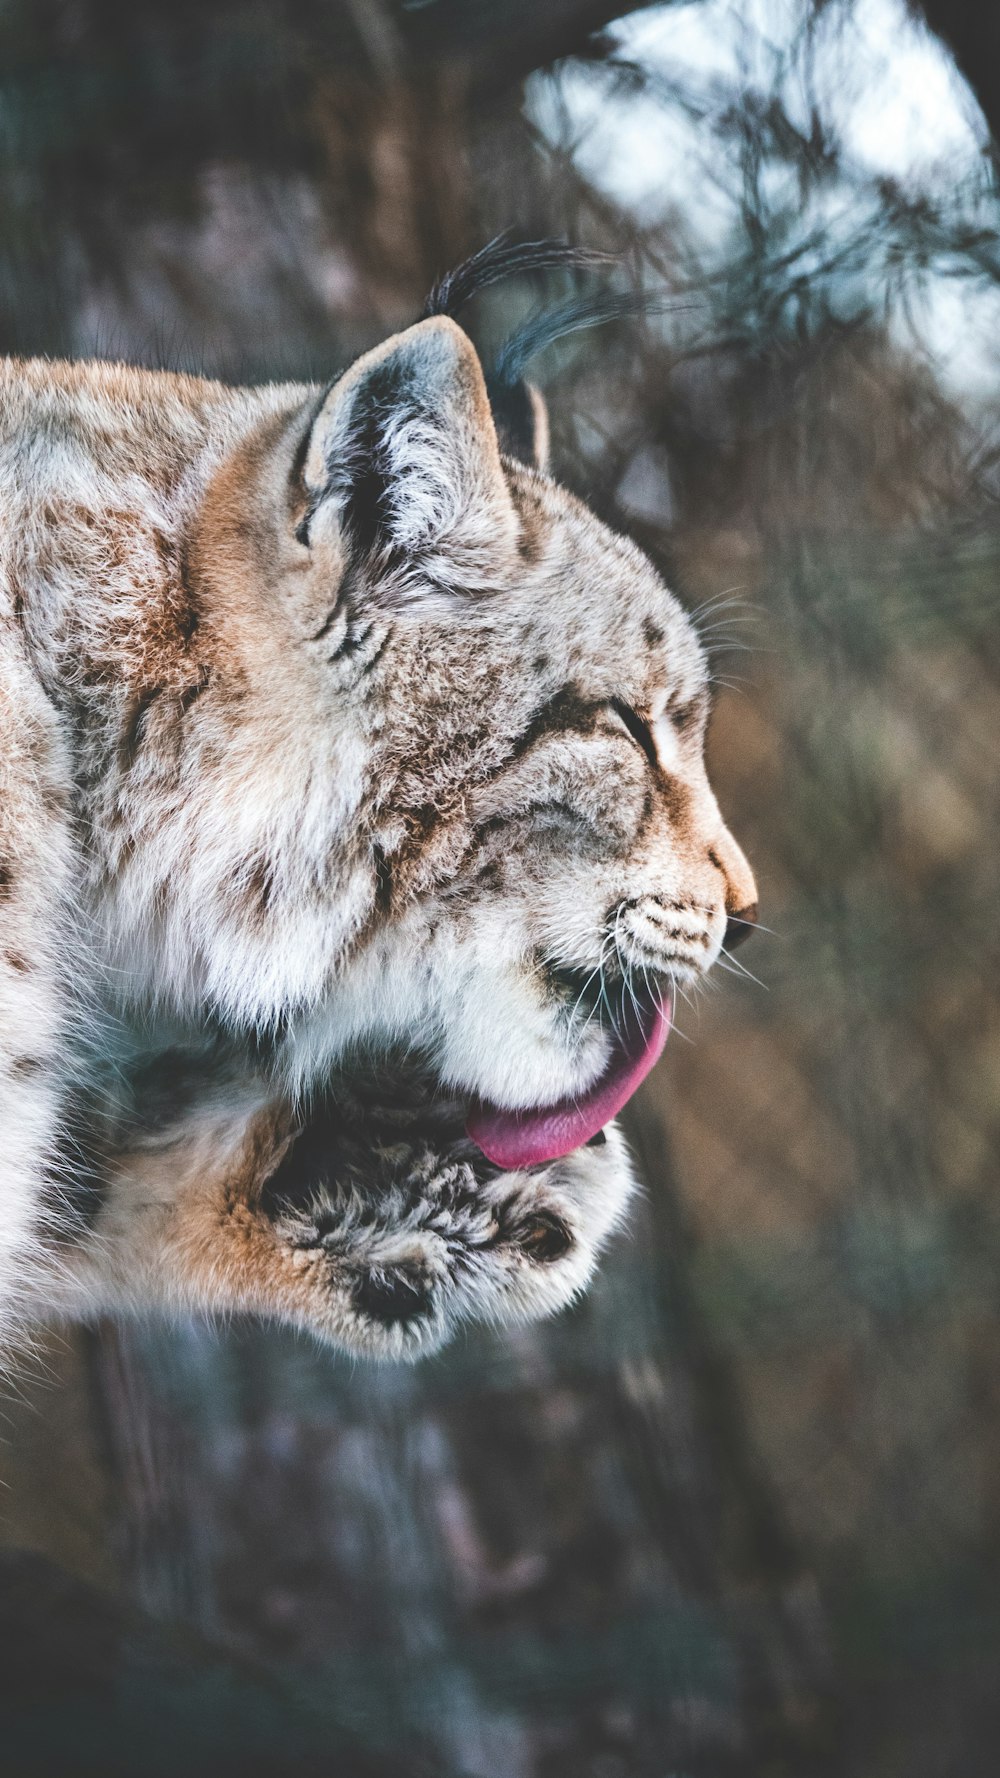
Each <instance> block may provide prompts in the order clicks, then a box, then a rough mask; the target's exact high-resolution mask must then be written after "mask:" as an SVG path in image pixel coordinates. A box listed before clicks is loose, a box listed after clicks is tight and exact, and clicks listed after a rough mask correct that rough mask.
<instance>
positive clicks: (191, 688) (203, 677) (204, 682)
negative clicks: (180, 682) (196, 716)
mask: <svg viewBox="0 0 1000 1778" xmlns="http://www.w3.org/2000/svg"><path fill="white" fill-rule="evenodd" d="M211 677H212V669H211V668H210V667H209V666H207V665H206V664H205V663H204V662H203V663H202V665H201V666H200V667H199V668H198V677H197V679H194V680H192V682H191V684H190V685H186V686H185V687H184V690H183V691H182V692H181V694H180V697H179V699H178V702H179V704H180V707H181V709H182V710H183V711H184V713H185V714H187V712H188V710H190V708H191V705H192V704H193V703H195V702H196V700H197V699H198V698H200V697H201V694H202V692H203V691H207V689H208V683H209V680H210V679H211Z"/></svg>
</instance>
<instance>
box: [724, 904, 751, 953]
mask: <svg viewBox="0 0 1000 1778" xmlns="http://www.w3.org/2000/svg"><path fill="white" fill-rule="evenodd" d="M756 924H757V903H756V902H755V901H752V902H751V903H750V905H749V907H745V908H740V911H739V913H738V914H730V916H729V919H728V920H727V921H726V935H725V937H724V939H723V941H722V943H723V945H724V947H725V949H726V950H727V951H735V949H736V947H737V945H741V944H742V943H743V940H744V939H745V938H749V937H750V934H751V933H752V931H753V929H754V927H755V926H756Z"/></svg>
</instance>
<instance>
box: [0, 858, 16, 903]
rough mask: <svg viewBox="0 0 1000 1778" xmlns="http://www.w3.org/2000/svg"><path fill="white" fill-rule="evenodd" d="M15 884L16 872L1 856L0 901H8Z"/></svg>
mask: <svg viewBox="0 0 1000 1778" xmlns="http://www.w3.org/2000/svg"><path fill="white" fill-rule="evenodd" d="M13 885H14V872H13V871H12V869H11V867H10V865H9V864H5V863H4V860H3V859H2V858H0V901H6V900H7V898H8V896H9V895H10V892H11V889H12V888H13Z"/></svg>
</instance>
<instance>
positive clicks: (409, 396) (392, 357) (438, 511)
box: [303, 316, 517, 591]
mask: <svg viewBox="0 0 1000 1778" xmlns="http://www.w3.org/2000/svg"><path fill="white" fill-rule="evenodd" d="M303 478H304V481H305V489H306V496H307V500H308V511H309V520H308V525H309V527H310V528H311V526H312V525H313V524H317V525H318V524H322V525H329V524H330V523H331V522H333V523H335V524H336V526H337V528H338V530H339V533H340V535H341V536H342V538H343V539H344V542H345V543H346V545H347V548H348V550H349V552H350V553H364V554H368V555H370V556H374V557H376V558H380V559H381V561H382V563H383V564H384V566H385V567H386V568H390V567H396V568H397V569H399V568H402V569H406V568H408V567H412V568H415V569H418V570H419V572H420V573H421V575H422V576H423V577H426V578H427V579H429V580H431V581H432V582H434V583H436V584H437V585H439V586H450V587H455V588H456V589H457V588H462V589H463V590H465V591H474V590H476V588H480V589H482V588H483V587H486V586H489V585H490V584H491V582H495V580H496V577H497V574H498V571H500V570H502V568H503V567H504V566H505V564H506V563H507V561H508V560H509V559H510V557H511V556H512V555H513V554H514V553H516V548H517V519H516V515H515V512H514V508H513V505H512V502H511V498H510V493H509V490H508V488H507V483H506V481H505V479H504V474H503V470H502V468H501V465H500V447H499V444H498V441H497V433H496V427H495V426H494V423H493V416H492V414H491V412H490V404H489V398H488V396H487V393H486V384H485V381H484V378H483V372H482V368H481V366H480V363H479V359H478V357H477V355H476V352H475V348H474V347H473V345H472V343H471V341H470V340H469V339H468V337H467V336H466V334H464V333H463V332H462V329H461V328H460V327H458V326H457V325H456V324H455V322H454V321H450V320H448V319H447V318H446V317H444V316H435V317H433V318H432V319H431V320H428V321H421V322H418V323H417V325H416V326H415V327H410V328H408V329H407V330H406V332H405V333H399V334H396V335H394V337H393V338H392V339H389V340H386V341H385V343H384V344H383V345H381V346H377V347H376V348H375V350H374V351H372V352H368V353H366V354H365V356H364V357H363V358H359V359H358V361H357V363H356V364H353V365H352V366H351V368H350V370H349V371H347V372H346V373H345V374H344V376H342V377H341V378H340V380H339V382H337V383H335V384H334V386H333V388H332V389H331V390H330V392H329V394H328V395H327V397H326V399H325V401H324V403H323V406H322V408H321V409H320V412H319V414H318V415H317V418H316V420H315V421H314V424H313V427H312V431H311V434H310V437H309V442H308V447H307V450H306V455H305V460H304V464H303Z"/></svg>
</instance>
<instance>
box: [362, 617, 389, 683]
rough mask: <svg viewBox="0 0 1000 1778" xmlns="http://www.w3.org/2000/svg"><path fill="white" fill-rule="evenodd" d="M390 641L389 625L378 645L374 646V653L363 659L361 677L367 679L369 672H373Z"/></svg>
mask: <svg viewBox="0 0 1000 1778" xmlns="http://www.w3.org/2000/svg"><path fill="white" fill-rule="evenodd" d="M391 641H392V629H391V627H390V628H389V629H387V630H386V632H385V635H384V636H383V637H382V640H381V642H380V643H379V645H378V647H377V648H376V650H375V653H374V654H373V655H372V657H371V659H370V660H367V661H365V663H364V666H363V667H362V669H361V677H362V679H367V677H368V675H369V673H372V672H374V670H375V668H376V667H377V666H378V664H379V661H380V660H381V659H382V656H383V655H384V653H385V651H386V649H387V648H388V646H389V643H390V642H391Z"/></svg>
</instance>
